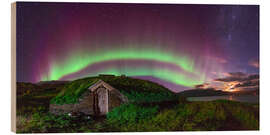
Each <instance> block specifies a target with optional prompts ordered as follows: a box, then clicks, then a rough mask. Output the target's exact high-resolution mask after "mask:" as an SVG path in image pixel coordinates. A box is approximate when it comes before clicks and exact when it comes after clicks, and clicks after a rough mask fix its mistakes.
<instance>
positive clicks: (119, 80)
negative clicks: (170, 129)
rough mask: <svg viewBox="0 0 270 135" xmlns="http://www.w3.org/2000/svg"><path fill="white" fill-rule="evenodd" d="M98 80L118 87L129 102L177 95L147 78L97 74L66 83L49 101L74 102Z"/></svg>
mask: <svg viewBox="0 0 270 135" xmlns="http://www.w3.org/2000/svg"><path fill="white" fill-rule="evenodd" d="M98 80H103V81H105V82H106V83H108V84H110V85H111V86H113V87H114V88H116V89H118V90H119V91H120V92H121V93H123V94H124V95H125V96H127V97H128V99H129V101H131V102H158V101H164V100H173V99H176V97H177V95H176V94H174V93H173V92H171V91H170V90H169V89H167V88H165V87H163V86H161V85H159V84H157V83H154V82H150V81H147V80H141V79H135V78H131V77H126V76H113V75H99V76H97V77H88V78H83V79H78V80H75V81H71V82H69V83H67V84H66V85H65V86H64V88H63V89H62V91H61V92H60V93H59V94H58V95H57V96H56V97H55V98H53V99H52V100H51V103H55V104H71V103H76V102H78V99H79V98H80V96H81V95H82V94H83V93H84V92H85V91H86V90H87V89H88V88H89V87H90V86H91V85H93V84H95V83H96V82H97V81H98Z"/></svg>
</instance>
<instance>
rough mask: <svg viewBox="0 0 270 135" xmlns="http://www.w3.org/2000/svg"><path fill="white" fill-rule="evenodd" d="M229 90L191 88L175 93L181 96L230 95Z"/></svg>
mask: <svg viewBox="0 0 270 135" xmlns="http://www.w3.org/2000/svg"><path fill="white" fill-rule="evenodd" d="M231 94H232V93H231V92H225V91H221V90H214V89H192V90H185V91H182V92H179V93H177V95H179V96H183V97H203V96H223V95H231Z"/></svg>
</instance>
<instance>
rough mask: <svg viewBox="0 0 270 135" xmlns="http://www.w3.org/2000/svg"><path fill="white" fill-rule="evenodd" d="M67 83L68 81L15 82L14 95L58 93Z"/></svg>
mask: <svg viewBox="0 0 270 135" xmlns="http://www.w3.org/2000/svg"><path fill="white" fill-rule="evenodd" d="M67 83H68V81H42V82H38V83H30V82H17V87H16V93H17V95H18V96H20V95H25V94H33V93H36V92H41V91H50V90H52V91H55V90H56V91H60V90H61V89H62V87H63V86H64V85H65V84H67Z"/></svg>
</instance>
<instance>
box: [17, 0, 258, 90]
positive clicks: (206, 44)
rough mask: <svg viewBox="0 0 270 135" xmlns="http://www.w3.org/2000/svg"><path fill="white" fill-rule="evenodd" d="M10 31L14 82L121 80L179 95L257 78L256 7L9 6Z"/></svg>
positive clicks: (181, 5) (186, 5) (87, 4)
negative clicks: (13, 17)
mask: <svg viewBox="0 0 270 135" xmlns="http://www.w3.org/2000/svg"><path fill="white" fill-rule="evenodd" d="M16 25H17V37H16V38H17V49H16V50H17V56H16V57H17V81H18V82H39V81H49V80H74V79H78V78H83V77H88V76H97V75H98V74H114V75H122V74H125V75H127V76H131V77H135V78H140V79H146V80H151V81H154V82H157V83H159V84H162V85H164V86H165V87H168V88H169V89H171V90H172V91H177V92H179V91H182V90H185V89H190V88H194V87H195V86H196V85H199V84H205V83H207V84H209V83H211V82H213V81H215V82H216V81H217V80H219V81H220V80H222V79H220V78H228V77H231V76H228V75H234V74H233V73H241V74H244V75H245V76H246V77H249V76H251V75H256V74H259V6H257V5H188V4H117V3H115V4H110V3H103V4H101V3H38V2H17V24H16ZM234 81H235V80H234ZM224 82H226V81H224Z"/></svg>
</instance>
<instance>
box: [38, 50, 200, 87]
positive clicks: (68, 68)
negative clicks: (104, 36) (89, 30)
mask: <svg viewBox="0 0 270 135" xmlns="http://www.w3.org/2000/svg"><path fill="white" fill-rule="evenodd" d="M178 55H179V54H178ZM178 55H173V54H170V53H165V52H163V51H160V50H155V49H143V50H141V49H138V50H136V49H134V48H132V49H117V50H109V51H104V50H103V51H97V52H96V53H92V52H91V53H89V52H87V51H77V52H76V53H74V52H73V54H72V55H70V56H69V57H68V58H66V59H65V60H64V61H61V62H59V61H53V62H52V64H51V67H50V69H49V72H48V73H47V74H45V75H44V74H43V75H42V77H41V81H47V80H59V79H61V78H62V77H64V76H66V75H69V74H73V73H76V72H78V71H81V70H83V69H84V68H86V67H88V66H91V65H93V64H97V63H101V62H106V61H111V60H135V59H138V60H154V61H160V62H165V63H170V64H174V65H176V66H178V67H179V68H181V69H182V70H184V71H186V72H190V73H193V74H195V75H197V76H198V79H197V81H195V80H191V79H188V77H186V76H184V75H181V73H179V72H178V73H176V72H173V71H169V70H166V69H161V70H157V71H155V72H153V70H154V69H138V70H135V69H132V70H127V72H126V73H125V74H126V75H128V76H137V75H152V76H154V77H158V78H160V79H162V80H166V81H170V82H172V83H175V84H178V85H183V86H189V87H190V86H192V85H195V84H198V83H201V82H203V81H204V79H205V76H204V75H203V74H200V72H199V71H198V70H195V69H194V61H192V60H191V59H190V58H189V57H187V56H181V57H179V56H178ZM103 73H107V74H115V75H119V74H120V73H119V72H118V71H117V70H116V69H111V70H106V71H103ZM149 73H154V74H149ZM198 80H199V81H198Z"/></svg>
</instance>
